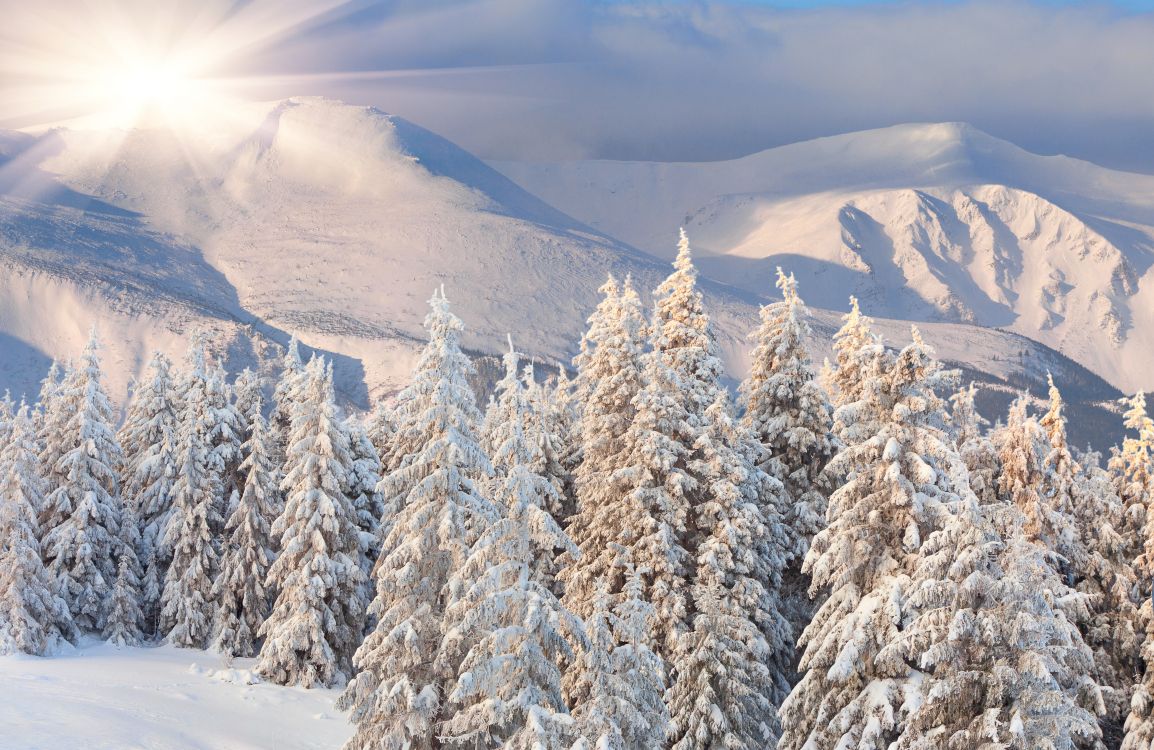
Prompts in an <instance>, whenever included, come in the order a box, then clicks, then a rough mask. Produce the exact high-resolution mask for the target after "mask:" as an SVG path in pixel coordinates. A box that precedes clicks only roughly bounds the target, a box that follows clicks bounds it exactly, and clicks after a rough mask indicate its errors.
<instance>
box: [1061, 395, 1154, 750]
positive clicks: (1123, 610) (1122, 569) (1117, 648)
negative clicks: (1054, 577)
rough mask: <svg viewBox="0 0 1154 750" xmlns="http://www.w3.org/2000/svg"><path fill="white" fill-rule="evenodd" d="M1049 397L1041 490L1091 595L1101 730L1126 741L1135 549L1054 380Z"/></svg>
mask: <svg viewBox="0 0 1154 750" xmlns="http://www.w3.org/2000/svg"><path fill="white" fill-rule="evenodd" d="M1049 395H1050V404H1049V408H1048V409H1047V411H1046V414H1045V415H1044V416H1043V417H1042V419H1041V420H1040V421H1039V425H1040V426H1041V427H1042V428H1043V429H1044V430H1045V431H1046V434H1047V436H1048V439H1049V446H1048V447H1049V452H1048V454H1047V456H1046V459H1045V461H1044V463H1043V476H1044V477H1045V478H1044V480H1043V482H1042V491H1043V493H1045V495H1046V499H1047V501H1048V502H1049V504H1050V506H1051V507H1052V508H1053V509H1054V511H1055V512H1059V513H1062V514H1064V515H1065V516H1066V517H1067V519H1068V526H1069V528H1070V529H1071V530H1072V532H1073V535H1072V540H1071V541H1070V542H1068V543H1067V544H1065V545H1064V546H1061V545H1060V546H1059V548H1058V550H1057V552H1058V553H1059V554H1061V555H1063V556H1065V558H1066V561H1067V562H1066V565H1065V567H1066V571H1067V573H1068V575H1069V576H1071V578H1072V581H1073V587H1074V588H1075V589H1076V590H1077V591H1079V592H1081V593H1082V594H1085V595H1086V602H1087V616H1086V619H1084V620H1081V621H1079V622H1078V623H1077V624H1078V627H1079V630H1080V631H1081V633H1082V637H1083V639H1084V640H1085V642H1086V644H1087V645H1088V646H1089V647H1090V649H1091V651H1093V653H1094V672H1093V674H1094V677H1095V679H1096V680H1097V682H1098V683H1099V685H1100V686H1101V687H1102V688H1103V692H1104V697H1105V702H1106V711H1105V713H1104V714H1103V715H1102V728H1103V732H1104V734H1105V735H1106V736H1107V738H1108V739H1112V738H1114V737H1115V736H1117V737H1120V736H1121V731H1122V723H1123V721H1124V719H1125V716H1126V712H1127V711H1128V710H1129V705H1130V696H1131V693H1132V691H1133V681H1134V677H1133V675H1134V674H1135V673H1136V671H1137V668H1138V665H1137V658H1136V655H1137V653H1138V650H1139V647H1140V644H1141V638H1140V636H1139V635H1138V632H1139V631H1140V628H1139V627H1137V617H1138V616H1137V606H1136V603H1135V601H1134V599H1133V595H1134V591H1135V590H1136V584H1137V582H1136V580H1135V578H1134V573H1133V568H1132V564H1131V559H1130V555H1131V552H1132V548H1131V545H1130V544H1129V543H1128V540H1127V539H1126V538H1125V536H1124V534H1125V528H1124V527H1125V511H1124V509H1123V505H1122V500H1121V499H1120V498H1119V497H1118V495H1117V494H1116V493H1115V492H1114V489H1113V486H1112V484H1111V481H1110V477H1109V475H1107V474H1106V472H1105V471H1103V470H1102V469H1101V467H1100V466H1099V465H1098V457H1097V454H1092V453H1091V454H1087V455H1086V456H1085V457H1086V458H1087V459H1089V462H1088V463H1080V462H1079V461H1077V460H1076V459H1075V458H1074V456H1073V455H1072V453H1071V451H1070V449H1069V446H1068V443H1067V437H1066V417H1065V414H1064V406H1065V404H1064V402H1063V400H1062V394H1061V393H1060V392H1059V390H1058V388H1057V387H1056V386H1055V385H1054V381H1053V379H1052V378H1050V379H1049ZM1112 744H1117V743H1116V742H1115V743H1112Z"/></svg>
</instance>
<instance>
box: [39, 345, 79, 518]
mask: <svg viewBox="0 0 1154 750" xmlns="http://www.w3.org/2000/svg"><path fill="white" fill-rule="evenodd" d="M70 371H71V368H70V367H68V366H67V365H64V366H62V365H60V363H58V362H56V361H55V360H53V362H52V366H51V367H49V368H48V374H47V375H45V377H44V380H42V381H41V383H40V401H39V403H38V404H37V410H36V412H35V415H34V417H33V422H34V424H35V426H36V442H37V444H38V445H39V446H40V467H41V471H43V473H44V491H45V492H46V493H47V492H51V491H52V490H54V489H56V488H57V487H59V486H60V485H62V484H64V482H65V481H67V477H65V476H63V475H61V474H60V473H59V470H58V469H57V464H58V463H59V461H60V459H61V457H62V456H63V455H64V453H65V452H66V450H67V446H68V442H69V431H68V423H69V422H70V421H71V420H72V416H73V414H74V410H75V408H76V404H75V403H74V402H71V401H66V400H65V399H62V398H61V397H60V391H61V388H62V386H63V384H64V379H65V378H66V377H67V376H68V374H69V372H70ZM63 520H64V511H63V509H60V510H59V511H56V510H53V509H52V508H49V507H48V506H45V507H44V508H42V509H41V510H40V518H39V523H40V536H41V538H43V536H44V535H45V534H46V533H48V531H49V530H51V529H53V528H55V527H56V526H58V525H59V524H60V523H61V522H62V521H63Z"/></svg>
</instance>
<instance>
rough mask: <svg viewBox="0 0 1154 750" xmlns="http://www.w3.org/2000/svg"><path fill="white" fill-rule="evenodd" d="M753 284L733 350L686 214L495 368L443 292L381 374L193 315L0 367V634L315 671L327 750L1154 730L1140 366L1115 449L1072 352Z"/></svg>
mask: <svg viewBox="0 0 1154 750" xmlns="http://www.w3.org/2000/svg"><path fill="white" fill-rule="evenodd" d="M777 289H778V292H779V296H780V299H779V300H777V301H774V302H772V303H771V304H768V305H766V306H765V307H764V308H763V309H762V311H761V316H760V320H759V321H753V320H751V321H749V329H750V330H749V334H750V336H749V340H748V342H747V344H746V351H745V354H746V355H748V356H747V358H746V360H745V361H747V362H748V364H749V367H748V371H747V372H745V373H741V372H726V371H725V367H724V365H723V359H722V357H721V350H722V345H721V343H719V342H718V341H717V340H716V338H715V335H716V334H715V332H714V320H713V319H711V317H710V313H711V311H710V310H709V309H708V305H707V304H706V297H705V296H703V294H702V292H701V290H700V288H699V284H698V279H697V272H696V268H695V265H694V261H693V254H692V251H691V249H690V245H689V242H688V238H686V237H685V236H684V234H683V235H682V237H681V241H680V243H679V245H678V249H677V256H676V260H675V261H674V264H673V268H672V271H671V272H670V274H669V275H668V277H667V278H666V279H665V280H664V281H662V282H661V283H660V284H659V285H656V288H655V289H653V290H652V293H651V294H646V292H648V290H640V291H639V290H638V289H637V283H636V281H635V280H634V279H633V278H631V277H628V276H624V277H614V276H609V277H608V279H607V281H606V282H605V284H604V285H603V286H602V287H601V289H600V292H601V295H602V297H601V300H600V302H599V303H598V304H597V306H596V308H595V309H594V310H591V311H590V314H589V318H588V327H587V331H586V333H585V335H584V336H583V337H582V339H581V340H580V341H579V342H573V343H574V348H575V350H576V351H577V356H576V357H575V359H574V360H573V362H572V370H571V371H568V370H567V369H566V368H564V367H561V368H556V367H554V366H552V365H550V364H549V363H542V362H539V361H538V362H534V361H533V360H532V359H531V358H529V357H527V356H525V355H524V354H522V353H519V352H518V351H517V350H516V349H514V348H513V344H514V343H518V344H523V343H524V342H513V341H510V342H509V346H508V351H507V353H506V354H505V356H504V357H503V361H502V362H501V364H502V365H503V367H500V366H495V367H494V366H491V364H486V367H488V369H489V370H490V371H493V370H498V371H499V373H498V375H497V376H496V377H494V378H493V379H492V380H494V381H495V382H491V383H488V384H486V383H483V382H482V379H481V378H480V377H479V371H478V368H477V366H476V365H477V363H476V361H475V358H474V357H473V356H471V355H470V354H467V353H466V351H465V350H464V349H463V348H462V337H463V336H464V334H465V325H466V323H467V321H462V320H461V319H460V318H458V317H457V316H456V315H455V314H454V313H453V311H452V309H451V307H450V304H449V301H448V298H447V296H446V293H445V291H444V290H442V289H438V290H436V291H435V292H434V293H433V295H432V298H431V299H430V300H429V310H428V314H427V317H426V318H425V328H426V331H427V342H425V343H424V345H423V348H422V349H421V351H420V353H419V356H417V357H415V360H414V361H415V365H414V367H413V370H412V373H411V376H410V379H409V382H408V384H407V385H406V386H405V387H403V388H401V389H400V390H399V391H398V392H396V393H395V394H376V396H375V398H373V399H372V400H371V403H370V404H368V405H367V406H368V408H367V409H363V408H355V406H354V400H353V399H349V398H347V395H346V394H342V393H340V391H339V389H338V385H339V383H337V382H334V368H333V363H332V361H330V360H329V359H328V358H326V357H325V356H324V355H323V353H322V352H320V351H318V350H310V349H309V347H308V346H306V344H305V342H302V341H298V340H297V339H296V338H292V339H290V340H285V341H282V342H281V344H283V348H277V349H275V351H274V352H273V353H272V354H271V355H270V356H269V357H266V359H265V360H264V363H265V366H263V367H262V368H260V369H246V370H244V371H242V372H240V373H237V374H236V375H235V376H231V375H229V373H227V372H226V371H225V369H224V368H225V363H226V362H227V361H228V357H227V356H226V354H227V352H225V351H223V350H218V349H216V348H214V346H213V344H212V343H211V341H210V338H209V337H208V336H207V335H202V334H199V333H195V334H193V335H190V337H189V338H190V341H189V345H188V350H187V352H186V354H185V355H184V356H183V358H182V357H179V356H178V357H175V358H173V359H170V358H169V356H168V355H166V354H164V353H160V352H156V353H154V354H152V355H150V356H149V357H147V358H146V360H147V361H146V362H144V363H143V366H142V368H141V371H142V374H141V375H140V377H139V378H138V379H137V380H136V381H134V382H133V383H131V385H130V388H129V392H130V395H129V397H128V398H127V400H125V402H124V403H123V404H121V405H119V406H118V405H117V399H115V398H114V397H113V396H115V395H116V394H109V392H108V390H107V385H106V378H105V375H104V373H103V371H102V365H101V359H100V352H101V348H100V344H99V338H98V337H97V336H96V335H95V334H94V335H93V336H92V337H91V340H90V341H89V343H88V345H87V346H85V347H84V348H83V350H82V351H80V352H77V358H76V359H75V360H74V361H72V362H61V363H57V364H54V365H53V366H52V368H51V370H50V371H49V372H48V373H47V374H46V376H45V377H44V380H43V382H42V387H41V389H40V392H39V393H38V394H33V395H34V396H35V397H36V401H35V403H34V404H23V403H22V404H19V405H17V404H15V403H13V401H12V400H11V399H8V398H5V399H3V400H0V652H2V653H22V654H29V655H35V656H51V655H53V654H60V653H64V652H67V651H68V650H69V649H72V648H74V647H76V646H81V647H83V646H84V645H85V644H91V643H92V642H94V641H99V640H106V641H108V642H110V643H112V644H115V645H116V646H117V647H119V648H121V649H131V648H133V647H135V646H142V647H146V648H147V647H152V646H155V645H157V644H166V645H168V646H170V647H173V648H174V649H175V648H179V649H205V650H209V651H211V652H214V653H217V654H219V655H220V658H221V659H223V660H225V661H226V662H230V663H245V664H248V665H251V672H250V673H251V674H253V675H257V676H259V679H262V680H263V681H265V682H268V683H275V684H276V685H293V686H303V687H306V688H331V689H333V690H334V693H333V694H334V696H336V705H337V707H338V708H339V709H340V710H342V711H345V712H347V713H346V716H347V717H348V720H349V721H350V723H351V725H352V726H351V737H350V738H349V739H348V742H347V744H346V745H345V747H346V748H347V750H370V749H371V750H377V749H378V748H396V749H397V750H401V749H402V748H410V749H412V750H434V749H436V750H442V749H443V750H453V749H456V748H461V749H464V750H482V749H483V748H486V749H487V748H512V749H518V748H524V749H525V750H529V749H530V748H532V749H534V750H538V749H541V750H553V749H554V748H555V749H556V750H571V749H578V750H634V749H637V750H653V749H657V748H660V749H662V750H666V749H668V750H723V749H724V750H762V749H763V748H774V747H776V748H780V749H781V750H827V749H828V750H845V749H847V748H854V749H855V750H863V749H870V750H874V749H876V750H883V749H885V750H890V749H893V750H905V749H907V748H910V749H912V748H918V749H919V750H922V749H925V750H929V749H931V748H932V749H935V750H937V749H939V748H940V749H942V750H961V749H963V748H964V749H969V748H974V749H978V748H982V749H985V748H989V749H992V748H1007V749H1013V750H1033V749H1034V748H1052V749H1053V750H1088V749H1090V748H1102V747H1105V748H1116V747H1123V748H1127V749H1128V750H1151V749H1152V748H1154V610H1152V608H1151V601H1152V598H1151V597H1152V592H1151V588H1150V587H1151V581H1152V580H1154V509H1152V505H1151V504H1152V503H1154V499H1152V498H1154V419H1152V418H1151V417H1150V416H1149V415H1148V413H1147V409H1146V399H1145V395H1144V394H1142V393H1138V394H1135V395H1133V396H1132V397H1130V398H1127V399H1126V400H1125V402H1124V403H1123V404H1121V405H1120V413H1121V414H1122V421H1123V423H1124V424H1123V429H1124V432H1122V431H1120V432H1119V434H1118V440H1117V442H1118V447H1117V448H1116V449H1115V450H1114V451H1113V453H1112V454H1111V455H1110V456H1109V458H1108V460H1106V461H1103V460H1102V458H1101V457H1100V456H1099V455H1098V454H1096V453H1093V452H1090V451H1086V452H1082V451H1079V450H1077V449H1076V448H1074V447H1072V445H1071V443H1072V438H1071V435H1073V434H1074V432H1075V429H1074V428H1075V427H1076V419H1077V418H1076V417H1075V416H1072V412H1071V409H1070V408H1069V406H1068V405H1067V404H1066V403H1065V401H1064V400H1063V395H1062V392H1061V390H1060V388H1061V387H1062V384H1061V383H1060V382H1054V381H1052V382H1051V383H1050V384H1049V387H1048V388H1046V389H1043V390H1042V391H1041V392H1037V393H1019V394H1013V395H1015V396H1016V398H1014V399H1013V400H1012V402H1010V403H1008V406H1007V402H1009V401H1010V400H1009V399H1008V398H1003V401H1002V402H1001V407H1000V408H995V407H991V405H990V404H989V403H985V402H983V401H982V400H981V399H980V397H979V394H980V391H979V389H978V388H976V387H975V386H974V385H973V384H963V383H962V382H961V381H960V376H959V373H957V372H954V371H952V370H950V369H949V368H948V367H946V366H945V365H944V364H943V363H941V362H939V361H938V360H937V359H936V356H935V353H934V350H933V348H932V343H933V342H931V341H927V340H924V339H923V337H922V335H921V333H920V332H918V331H917V330H916V329H915V330H912V331H911V332H910V335H909V338H908V340H907V341H903V342H897V343H895V344H893V345H891V344H889V343H888V342H887V341H885V340H884V339H883V338H882V336H881V335H880V334H879V333H878V332H877V330H876V329H875V326H874V323H873V321H872V320H871V319H870V318H869V317H867V316H866V315H865V314H864V312H863V310H862V309H861V305H860V303H859V301H857V300H851V302H850V312H849V313H848V314H847V315H846V316H845V318H844V320H843V325H842V327H841V329H840V330H839V331H838V332H837V333H836V334H835V335H834V336H833V337H832V339H831V340H823V338H822V336H821V335H820V329H819V326H817V325H815V324H813V320H812V319H811V317H810V313H809V311H808V310H807V308H806V306H805V304H804V302H803V301H802V290H801V289H800V288H799V285H798V283H797V281H796V279H795V278H794V277H793V276H792V275H790V274H788V273H786V272H785V271H779V272H778V276H777ZM729 343H730V344H732V342H729ZM738 345H739V346H740V342H738ZM823 351H828V352H829V353H830V357H829V359H828V364H827V366H826V367H824V368H822V371H821V372H820V373H819V372H818V368H816V367H815V365H814V362H815V361H816V360H818V359H819V358H820V356H821V353H822V352H823ZM174 362H176V364H174ZM269 362H272V363H273V364H272V365H269V364H268V363H269ZM742 375H744V380H741V379H739V377H738V376H742ZM1055 380H1056V379H1055ZM479 404H482V405H484V404H487V407H486V408H484V409H482V408H480V407H479ZM359 406H360V407H364V406H366V404H364V403H360V404H359ZM979 406H980V407H981V408H980V409H979ZM991 423H992V424H991ZM178 653H181V654H188V653H189V652H188V651H179V652H178ZM246 659H250V660H251V661H250V662H243V661H242V660H246ZM234 660H235V661H234ZM253 679H257V678H256V677H253ZM262 689H263V688H262ZM267 689H269V690H276V689H279V688H276V687H274V686H271V685H270V686H269V687H268V688H267Z"/></svg>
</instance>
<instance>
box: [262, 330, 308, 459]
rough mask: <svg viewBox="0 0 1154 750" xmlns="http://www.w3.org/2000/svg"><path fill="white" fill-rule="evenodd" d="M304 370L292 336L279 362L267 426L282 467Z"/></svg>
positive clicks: (303, 384) (302, 386)
mask: <svg viewBox="0 0 1154 750" xmlns="http://www.w3.org/2000/svg"><path fill="white" fill-rule="evenodd" d="M304 370H305V365H304V361H303V360H302V359H301V353H300V341H299V340H298V339H297V337H296V334H293V337H292V339H291V340H289V344H288V348H287V349H286V350H285V355H284V358H283V359H282V361H281V373H280V379H279V380H277V383H276V386H275V388H274V389H273V410H272V416H271V417H270V418H269V426H270V427H271V428H272V433H273V435H275V436H276V440H275V441H274V445H275V446H276V448H277V452H276V459H277V460H276V463H277V464H278V465H282V464H283V463H284V461H285V451H286V450H287V446H288V442H289V439H290V436H289V433H290V431H291V430H292V415H293V410H294V409H295V408H296V402H297V401H298V400H300V398H301V394H302V392H303V390H304V387H305V381H306V379H307V376H306V375H305V371H304Z"/></svg>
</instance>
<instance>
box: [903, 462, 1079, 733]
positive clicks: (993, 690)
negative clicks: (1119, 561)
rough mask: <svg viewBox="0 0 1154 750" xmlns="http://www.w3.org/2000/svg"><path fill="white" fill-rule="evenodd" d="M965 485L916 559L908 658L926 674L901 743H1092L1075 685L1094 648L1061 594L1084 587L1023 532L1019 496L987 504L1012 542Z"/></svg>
mask: <svg viewBox="0 0 1154 750" xmlns="http://www.w3.org/2000/svg"><path fill="white" fill-rule="evenodd" d="M961 489H962V491H961V493H960V496H959V499H958V502H957V503H956V504H955V506H954V512H952V513H951V514H950V515H949V516H948V520H947V521H946V523H945V525H944V526H943V528H942V529H940V530H938V531H935V532H934V533H932V534H931V535H930V536H929V538H928V539H927V540H926V543H925V544H924V545H923V546H922V554H921V559H920V560H919V563H918V566H917V569H916V571H915V575H914V580H915V585H914V587H913V588H912V593H911V596H910V603H911V604H912V605H913V607H914V608H915V610H916V612H917V614H916V616H915V618H914V620H913V622H911V623H910V624H909V626H908V627H907V629H906V630H907V633H906V639H905V642H906V644H907V646H906V648H907V650H908V653H907V657H906V658H907V659H908V660H910V661H911V662H913V663H916V664H918V666H919V667H920V668H921V669H923V670H925V672H926V678H925V681H924V683H923V685H922V686H921V690H920V693H921V696H920V698H919V699H918V700H914V701H911V704H912V706H913V709H912V712H911V713H910V715H909V716H908V718H907V721H906V723H905V726H904V731H903V732H902V734H901V737H900V738H899V739H898V741H897V742H896V743H895V744H894V746H893V747H894V748H895V750H905V749H907V748H911V749H912V748H918V749H919V750H930V749H936V748H955V747H956V748H979V747H982V748H984V747H1004V748H1008V749H1013V750H1019V749H1020V750H1027V748H1029V749H1031V750H1032V749H1033V748H1050V749H1051V750H1074V749H1075V748H1077V747H1084V746H1086V744H1085V743H1088V742H1093V741H1094V738H1095V737H1096V736H1097V734H1098V727H1097V725H1096V723H1095V718H1094V715H1093V713H1091V712H1090V711H1088V710H1086V708H1085V707H1083V706H1081V705H1079V704H1078V703H1077V702H1076V701H1075V700H1074V699H1073V698H1072V695H1073V694H1074V693H1076V692H1077V690H1078V687H1079V685H1081V684H1083V683H1085V682H1086V681H1087V679H1088V678H1087V677H1086V674H1087V673H1088V672H1089V671H1090V670H1092V668H1093V657H1092V655H1091V653H1090V650H1089V649H1088V648H1087V647H1086V646H1085V644H1084V643H1083V642H1082V639H1081V637H1080V635H1079V633H1078V630H1077V628H1076V627H1075V625H1074V623H1072V622H1071V621H1070V620H1068V619H1067V618H1066V615H1065V613H1064V612H1063V611H1062V610H1061V609H1059V608H1057V607H1056V606H1055V603H1056V602H1057V601H1059V600H1061V599H1062V598H1065V597H1069V596H1074V595H1075V594H1074V592H1073V591H1071V590H1070V589H1069V588H1068V587H1067V586H1066V585H1065V584H1064V583H1063V582H1062V580H1061V578H1059V577H1058V576H1057V575H1055V574H1054V572H1053V568H1052V567H1051V566H1050V565H1049V563H1048V562H1047V561H1046V557H1047V556H1048V555H1049V554H1050V552H1049V551H1048V550H1046V549H1045V548H1044V547H1042V546H1040V545H1039V544H1037V543H1036V542H1034V541H1031V540H1029V539H1028V538H1027V537H1026V536H1025V535H1024V534H1022V533H1020V529H1019V528H1018V527H1019V526H1020V524H1021V523H1022V520H1023V519H1022V516H1021V513H1020V512H1019V511H1018V510H1017V508H1015V507H1013V506H1007V505H1002V506H990V507H989V508H987V511H990V512H993V513H995V514H997V515H999V516H1001V519H1000V522H999V524H998V525H1001V526H1003V527H1005V528H1007V529H1008V530H1009V534H1010V537H1009V542H1008V543H1003V541H1002V539H1001V537H1000V535H999V534H998V532H997V531H996V529H995V525H994V524H993V523H991V522H990V520H989V519H988V518H986V517H985V516H984V515H983V513H982V510H981V509H980V508H979V506H978V501H977V498H976V497H975V496H974V495H973V493H972V492H971V491H969V490H968V488H965V487H964V483H963V486H962V487H961ZM1091 688H1092V685H1091Z"/></svg>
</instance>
